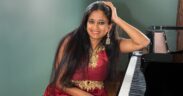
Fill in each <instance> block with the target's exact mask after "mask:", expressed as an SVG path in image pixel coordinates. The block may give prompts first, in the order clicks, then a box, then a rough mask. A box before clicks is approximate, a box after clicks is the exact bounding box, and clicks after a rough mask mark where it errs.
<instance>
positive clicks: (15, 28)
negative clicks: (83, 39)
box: [0, 0, 177, 96]
mask: <svg viewBox="0 0 183 96" xmlns="http://www.w3.org/2000/svg"><path fill="white" fill-rule="evenodd" d="M93 1H95V0H87V1H86V0H1V1H0V96H41V95H42V93H43V91H44V89H45V87H46V85H47V84H48V81H49V76H50V72H51V67H52V63H53V59H54V54H55V50H56V47H57V44H58V42H59V40H60V39H61V38H62V37H63V36H64V35H65V34H66V33H68V32H69V31H71V30H73V29H74V28H75V27H76V26H77V25H78V24H79V23H80V20H81V18H82V14H83V10H84V9H85V7H86V6H87V5H88V4H89V3H90V2H93ZM112 1H114V4H115V5H116V6H117V9H118V13H119V16H120V17H122V18H123V19H124V20H126V21H127V22H129V23H130V24H133V25H134V26H136V27H137V28H139V29H141V30H143V32H144V30H145V29H146V28H147V27H148V26H151V25H175V22H176V6H177V0H112ZM124 58H125V57H124ZM124 61H125V60H124Z"/></svg>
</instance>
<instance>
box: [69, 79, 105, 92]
mask: <svg viewBox="0 0 183 96" xmlns="http://www.w3.org/2000/svg"><path fill="white" fill-rule="evenodd" d="M72 82H73V83H74V84H76V86H78V87H79V88H81V89H83V90H86V91H90V90H94V89H96V88H98V89H102V88H104V83H103V82H102V81H91V80H72Z"/></svg>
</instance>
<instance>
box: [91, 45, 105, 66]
mask: <svg viewBox="0 0 183 96" xmlns="http://www.w3.org/2000/svg"><path fill="white" fill-rule="evenodd" d="M104 48H105V47H104V46H99V47H97V48H95V49H94V50H92V49H90V61H89V67H91V68H95V67H96V66H97V61H98V52H100V51H101V50H104Z"/></svg>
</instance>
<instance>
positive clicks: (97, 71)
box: [44, 50, 108, 96]
mask: <svg viewBox="0 0 183 96" xmlns="http://www.w3.org/2000/svg"><path fill="white" fill-rule="evenodd" d="M97 55H98V59H97V63H96V66H95V68H92V67H88V68H87V69H88V71H87V73H86V75H85V76H83V75H81V72H82V71H81V70H77V71H76V72H75V74H74V75H73V77H72V81H75V82H76V83H77V81H79V82H80V81H86V82H90V81H91V82H97V83H99V84H95V83H94V84H93V83H91V84H90V85H91V87H88V85H87V86H82V84H80V83H79V84H76V86H77V85H78V88H80V89H82V90H85V91H87V92H89V93H90V94H92V95H94V96H108V95H107V91H106V90H105V88H104V87H101V86H99V85H100V84H101V82H102V83H103V81H104V80H105V78H106V73H107V63H108V58H107V54H106V52H105V50H100V51H99V52H98V53H97ZM94 85H96V87H95V86H94ZM92 86H94V87H92ZM85 87H86V88H85ZM44 96H70V95H68V94H67V93H65V92H64V91H62V90H61V89H58V88H56V87H54V86H52V85H48V86H47V88H46V90H45V93H44Z"/></svg>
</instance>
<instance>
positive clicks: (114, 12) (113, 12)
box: [103, 1, 119, 22]
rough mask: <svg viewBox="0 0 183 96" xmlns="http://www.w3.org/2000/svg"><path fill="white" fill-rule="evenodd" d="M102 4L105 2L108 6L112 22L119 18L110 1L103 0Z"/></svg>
mask: <svg viewBox="0 0 183 96" xmlns="http://www.w3.org/2000/svg"><path fill="white" fill-rule="evenodd" d="M103 2H104V4H106V5H107V6H109V7H110V8H111V10H112V20H113V21H114V22H116V21H117V19H118V18H119V17H118V15H117V11H116V7H115V6H114V5H113V4H112V2H109V1H103Z"/></svg>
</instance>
